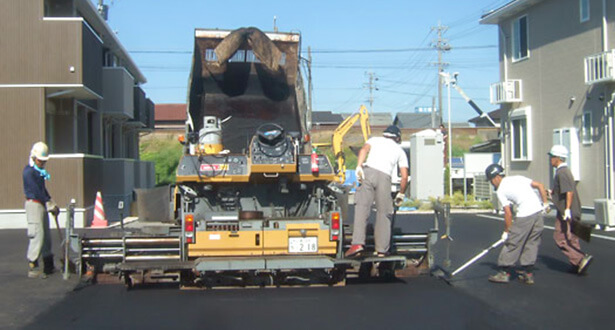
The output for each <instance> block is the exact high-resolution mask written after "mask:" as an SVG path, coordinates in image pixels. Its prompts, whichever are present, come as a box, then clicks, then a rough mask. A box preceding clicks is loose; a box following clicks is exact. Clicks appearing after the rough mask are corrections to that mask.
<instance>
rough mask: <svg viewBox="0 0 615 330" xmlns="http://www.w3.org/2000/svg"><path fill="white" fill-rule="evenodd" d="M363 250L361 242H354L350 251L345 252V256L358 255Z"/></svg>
mask: <svg viewBox="0 0 615 330" xmlns="http://www.w3.org/2000/svg"><path fill="white" fill-rule="evenodd" d="M361 251H363V245H361V244H353V245H351V246H350V249H348V251H346V253H345V254H344V257H346V258H349V257H356V256H358V255H359V253H360V252H361Z"/></svg>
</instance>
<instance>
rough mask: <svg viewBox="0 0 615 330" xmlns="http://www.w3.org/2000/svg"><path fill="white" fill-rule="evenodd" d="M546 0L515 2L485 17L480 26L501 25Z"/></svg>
mask: <svg viewBox="0 0 615 330" xmlns="http://www.w3.org/2000/svg"><path fill="white" fill-rule="evenodd" d="M542 1H544V0H513V1H511V2H509V3H507V4H505V5H503V6H502V7H500V8H498V9H494V10H492V11H491V12H489V13H487V14H485V15H483V17H482V18H481V20H480V21H479V23H480V24H499V23H500V22H501V21H503V20H506V19H508V18H510V17H511V16H514V15H517V14H518V13H520V12H522V11H524V10H526V9H527V8H529V7H531V6H534V5H536V4H538V3H540V2H542Z"/></svg>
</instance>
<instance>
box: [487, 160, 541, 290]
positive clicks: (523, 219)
mask: <svg viewBox="0 0 615 330" xmlns="http://www.w3.org/2000/svg"><path fill="white" fill-rule="evenodd" d="M485 175H486V176H487V180H488V181H490V182H491V184H492V185H493V186H494V187H495V189H496V191H497V196H498V200H499V201H500V204H501V205H503V208H504V232H503V233H502V240H504V247H503V248H502V251H501V252H500V256H499V257H498V267H499V268H500V270H499V271H498V273H497V274H495V275H493V276H489V281H491V282H495V283H508V282H509V281H510V272H511V268H512V267H513V266H515V264H516V263H517V261H518V262H519V264H520V266H521V269H520V270H519V271H518V273H519V280H520V281H521V282H523V283H525V284H534V274H533V271H534V264H535V263H536V257H537V256H538V247H539V246H540V241H541V236H542V230H543V227H544V220H543V215H544V214H545V213H548V212H549V204H548V200H547V198H548V196H547V191H546V190H545V187H544V186H543V184H542V183H540V182H537V181H533V180H532V179H529V178H526V177H524V176H520V175H515V176H510V177H505V176H504V169H503V168H502V166H500V165H498V164H491V165H489V166H487V169H486V170H485ZM534 189H538V192H539V193H540V198H542V202H541V200H540V198H539V197H538V195H537V194H536V192H535V190H534ZM512 205H515V206H516V207H517V214H516V216H515V219H514V220H513V211H512Z"/></svg>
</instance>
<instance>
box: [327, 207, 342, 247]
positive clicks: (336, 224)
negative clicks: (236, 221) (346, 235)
mask: <svg viewBox="0 0 615 330" xmlns="http://www.w3.org/2000/svg"><path fill="white" fill-rule="evenodd" d="M329 223H330V226H331V240H332V241H338V240H339V239H340V213H339V212H332V213H331V221H330V222H329Z"/></svg>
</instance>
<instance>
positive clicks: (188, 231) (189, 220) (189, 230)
mask: <svg viewBox="0 0 615 330" xmlns="http://www.w3.org/2000/svg"><path fill="white" fill-rule="evenodd" d="M184 236H185V242H186V243H194V215H192V214H187V215H186V217H185V218H184Z"/></svg>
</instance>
